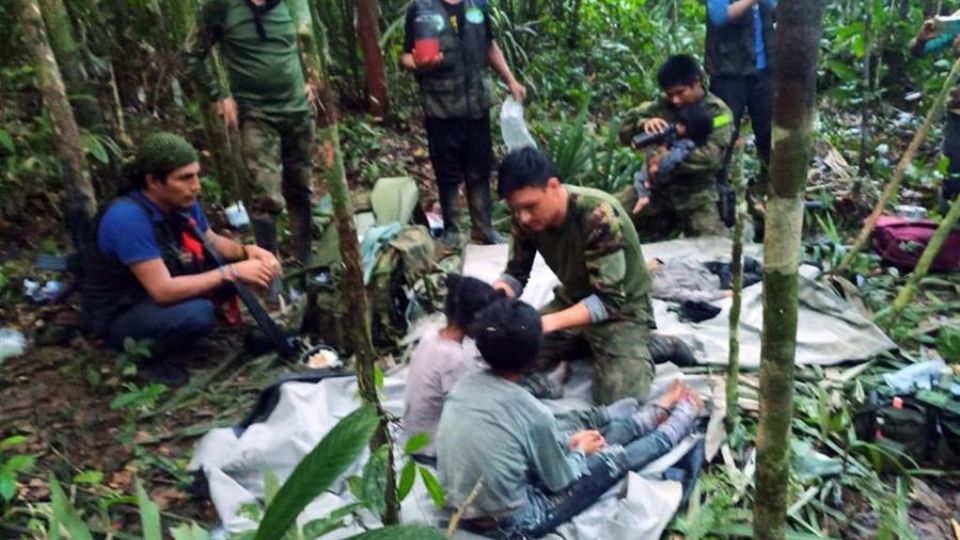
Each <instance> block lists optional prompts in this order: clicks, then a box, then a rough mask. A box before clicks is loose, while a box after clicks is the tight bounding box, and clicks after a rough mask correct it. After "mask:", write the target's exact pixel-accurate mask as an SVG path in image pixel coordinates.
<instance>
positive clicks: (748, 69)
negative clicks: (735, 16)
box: [704, 0, 774, 77]
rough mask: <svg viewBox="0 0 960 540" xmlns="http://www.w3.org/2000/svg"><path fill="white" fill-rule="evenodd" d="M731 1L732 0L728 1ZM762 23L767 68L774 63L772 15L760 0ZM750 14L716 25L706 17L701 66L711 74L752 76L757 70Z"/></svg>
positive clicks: (714, 75)
mask: <svg viewBox="0 0 960 540" xmlns="http://www.w3.org/2000/svg"><path fill="white" fill-rule="evenodd" d="M730 3H731V4H732V3H733V2H732V0H731V2H730ZM757 6H758V7H759V9H760V20H761V22H762V24H763V47H764V48H765V49H766V51H767V67H768V68H771V67H772V66H773V16H774V12H773V9H771V8H770V6H768V5H767V3H766V2H759V3H758V4H757ZM753 20H754V17H753V14H752V13H748V14H746V15H744V16H743V17H741V18H740V20H738V21H727V23H726V24H724V25H723V26H715V25H714V24H713V23H712V22H711V21H710V17H707V40H706V51H705V55H704V67H705V68H706V70H707V73H709V74H710V75H711V76H713V77H716V76H718V75H735V76H736V75H751V74H753V73H756V72H757V50H756V41H755V36H754V28H753Z"/></svg>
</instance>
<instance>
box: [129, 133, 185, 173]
mask: <svg viewBox="0 0 960 540" xmlns="http://www.w3.org/2000/svg"><path fill="white" fill-rule="evenodd" d="M196 161H200V156H199V155H198V154H197V151H196V150H195V149H194V148H193V146H191V145H190V143H188V142H187V141H186V140H184V138H183V137H181V136H179V135H174V134H173V133H168V132H165V131H161V132H159V133H154V134H152V135H150V136H148V137H147V138H146V139H144V140H143V142H141V143H140V148H139V150H138V151H137V159H136V165H137V171H138V172H139V173H141V174H143V175H147V174H152V175H154V176H155V177H156V176H160V177H163V178H165V177H166V176H167V175H169V174H170V173H171V172H173V171H175V170H176V169H179V168H180V167H185V166H187V165H190V164H191V163H194V162H196Z"/></svg>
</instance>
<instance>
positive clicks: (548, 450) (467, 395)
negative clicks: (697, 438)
mask: <svg viewBox="0 0 960 540" xmlns="http://www.w3.org/2000/svg"><path fill="white" fill-rule="evenodd" d="M476 328H477V329H476V331H475V332H474V339H475V340H476V345H477V348H478V349H479V350H480V353H481V354H482V355H483V358H484V360H486V362H487V364H488V365H489V366H490V369H489V370H484V371H478V372H473V373H469V374H467V375H464V376H463V377H462V378H461V379H460V381H459V382H458V383H457V384H456V385H455V386H454V388H453V390H451V392H450V394H449V395H448V396H447V400H446V402H445V403H444V410H443V415H442V417H441V419H440V425H439V427H438V429H437V461H438V470H439V474H440V482H441V484H442V485H443V486H444V487H445V488H446V489H447V499H446V500H447V502H448V504H449V505H450V506H452V507H461V506H464V505H465V508H461V510H462V512H463V517H464V519H463V521H461V526H462V527H463V528H464V529H467V530H470V531H473V532H476V533H479V534H483V535H486V536H493V537H497V538H539V537H541V536H543V535H545V534H547V533H549V532H550V531H552V530H554V529H555V528H556V527H557V526H558V525H560V524H561V523H564V522H566V521H568V520H570V519H571V518H572V517H574V516H576V515H577V514H579V513H580V512H582V511H583V510H585V509H587V508H588V507H590V506H591V505H592V504H593V503H595V502H596V501H597V499H598V498H599V497H600V496H601V495H602V494H603V493H605V492H606V491H607V490H609V489H610V488H611V487H612V486H613V485H615V484H616V483H617V482H618V481H619V480H620V478H622V477H623V476H624V475H626V473H627V472H628V471H631V470H639V469H641V468H642V467H644V466H645V465H647V464H648V463H650V462H652V461H653V460H655V459H657V458H658V457H660V456H662V455H664V454H666V453H667V452H668V451H669V450H670V449H671V448H673V447H674V446H676V444H677V443H678V442H679V441H680V440H681V439H683V438H684V437H685V436H686V435H687V434H689V433H690V431H691V430H692V429H693V426H694V423H695V420H696V418H697V415H698V413H699V411H700V410H701V409H702V408H703V403H702V402H701V400H700V398H699V396H697V394H696V393H695V392H694V391H693V390H691V389H689V388H687V387H685V386H683V385H680V384H675V385H674V387H673V388H672V389H671V391H670V392H669V393H668V394H667V395H666V396H664V397H663V398H661V399H660V400H659V401H658V402H657V403H655V404H649V405H646V406H645V407H643V408H641V409H639V410H637V412H635V413H634V414H633V415H632V416H631V418H630V421H629V422H624V423H617V424H615V425H614V426H615V427H616V429H606V428H605V429H604V430H603V431H596V430H581V431H577V432H575V433H573V434H572V435H571V436H569V437H566V436H564V435H562V434H561V429H560V428H559V427H558V422H557V419H556V418H555V417H554V416H553V415H552V414H551V413H550V411H549V410H548V409H547V408H546V406H544V405H543V404H542V403H541V402H540V401H538V400H537V399H536V398H534V397H533V396H532V395H531V394H530V393H529V392H528V391H527V390H525V389H524V388H522V387H521V386H520V385H519V384H518V383H519V381H521V379H522V378H523V374H524V372H525V371H526V370H527V369H528V368H529V367H530V366H532V365H533V364H534V362H535V361H536V357H537V353H538V352H539V350H540V343H541V339H542V335H543V329H542V328H541V322H540V314H539V313H537V310H535V309H534V308H532V307H531V306H529V305H527V304H525V303H523V302H520V301H518V300H498V301H496V302H494V303H493V304H491V305H490V306H488V307H487V308H486V309H484V310H483V311H482V312H481V313H479V314H478V315H477V316H476ZM671 409H672V410H671ZM614 426H611V427H614ZM478 483H482V487H481V488H480V489H479V490H476V495H472V493H474V490H475V488H476V486H477V485H478ZM468 498H471V502H470V503H469V504H467V499H468Z"/></svg>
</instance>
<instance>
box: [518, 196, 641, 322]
mask: <svg viewBox="0 0 960 540" xmlns="http://www.w3.org/2000/svg"><path fill="white" fill-rule="evenodd" d="M566 189H567V192H568V193H569V194H570V201H569V206H568V209H567V215H566V218H565V219H564V221H563V223H562V224H561V225H560V226H559V227H556V228H553V229H548V230H545V231H543V232H540V233H533V232H531V231H528V230H526V229H523V228H522V227H521V226H520V225H519V224H517V223H516V222H514V224H513V235H512V238H511V241H510V255H509V259H508V261H507V268H506V271H505V272H504V276H503V278H504V280H505V281H507V282H509V283H510V284H511V285H513V286H514V288H515V289H517V290H518V292H519V290H522V288H523V287H524V286H525V285H526V284H527V281H528V280H529V279H530V270H531V269H532V268H533V260H534V257H536V255H537V252H538V251H539V252H540V254H541V255H543V259H544V260H545V261H546V263H547V266H549V267H550V269H551V270H553V273H554V274H556V275H557V277H558V278H559V279H560V286H559V287H557V289H556V290H555V291H554V294H555V296H556V298H555V300H554V302H555V303H558V302H559V304H560V305H563V306H565V307H567V306H572V305H573V304H576V303H578V302H584V301H586V300H587V299H588V298H589V297H595V298H596V299H598V300H599V301H600V302H601V303H602V305H603V308H604V309H603V311H605V312H606V316H607V317H606V318H608V319H611V320H631V319H632V320H640V321H645V322H647V323H648V324H650V325H651V326H652V325H653V310H652V308H651V304H650V297H649V293H650V288H651V282H650V274H649V273H648V272H647V264H646V261H644V259H643V251H642V250H641V249H640V240H639V238H638V237H637V230H636V229H635V228H634V227H633V223H632V222H631V221H630V215H629V214H628V213H627V211H626V210H624V209H623V207H622V206H620V203H619V202H617V200H616V199H615V198H614V197H613V196H612V195H610V194H608V193H605V192H603V191H600V190H597V189H592V188H585V187H579V186H570V185H567V186H566ZM588 307H589V306H588Z"/></svg>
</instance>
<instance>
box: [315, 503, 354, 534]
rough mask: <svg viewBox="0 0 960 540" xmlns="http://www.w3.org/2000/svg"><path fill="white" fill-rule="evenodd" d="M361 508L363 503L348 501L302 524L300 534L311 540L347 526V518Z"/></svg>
mask: <svg viewBox="0 0 960 540" xmlns="http://www.w3.org/2000/svg"><path fill="white" fill-rule="evenodd" d="M362 508H363V503H358V502H357V503H350V504H348V505H346V506H343V507H340V508H337V509H336V510H334V511H332V512H330V515H328V516H326V517H322V518H319V519H314V520H312V521H310V522H309V523H307V524H306V525H304V526H303V529H302V534H303V537H304V538H305V539H306V540H313V539H314V538H319V537H321V536H323V535H326V534H330V533H331V532H333V531H335V530H337V529H342V528H344V527H346V526H347V518H349V517H350V516H351V515H353V513H354V512H356V511H358V510H360V509H362Z"/></svg>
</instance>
